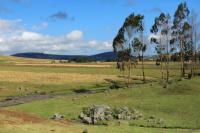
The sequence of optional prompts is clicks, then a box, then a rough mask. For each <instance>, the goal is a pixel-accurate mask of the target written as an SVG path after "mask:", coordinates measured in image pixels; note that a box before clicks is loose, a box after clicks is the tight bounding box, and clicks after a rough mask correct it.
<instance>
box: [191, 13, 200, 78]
mask: <svg viewBox="0 0 200 133" xmlns="http://www.w3.org/2000/svg"><path fill="white" fill-rule="evenodd" d="M189 22H190V25H191V41H192V49H191V50H193V51H192V55H191V56H192V69H191V74H192V75H193V76H195V73H196V69H197V54H198V42H199V41H200V37H199V36H198V34H199V26H200V23H199V22H198V14H197V13H196V12H195V11H194V10H192V11H191V13H190V17H189Z"/></svg>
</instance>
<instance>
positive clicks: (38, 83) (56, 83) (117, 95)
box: [0, 57, 200, 133]
mask: <svg viewBox="0 0 200 133" xmlns="http://www.w3.org/2000/svg"><path fill="white" fill-rule="evenodd" d="M140 67H141V66H140V64H139V65H137V66H136V68H133V69H132V72H131V73H132V75H133V76H132V79H133V80H132V81H131V82H132V85H131V88H126V87H125V85H124V84H123V83H124V79H123V78H121V75H122V73H121V72H120V71H119V70H117V69H116V64H115V62H97V63H79V64H78V63H70V64H68V63H67V64H52V63H51V60H37V59H27V58H16V57H1V58H0V101H3V100H5V99H6V98H8V97H11V98H12V97H22V96H25V97H26V96H27V97H28V96H30V95H33V94H43V95H55V96H54V97H52V98H44V99H40V100H37V99H33V100H31V101H29V102H26V103H23V104H17V105H12V106H8V107H0V133H10V132H13V131H14V132H15V133H27V132H30V133H49V132H55V133H66V132H67V133H75V132H76V133H82V131H83V130H84V129H88V131H89V133H102V132H103V133H193V132H194V133H198V132H200V130H199V129H200V119H199V118H200V111H199V110H200V106H199V103H200V86H199V82H200V79H199V77H195V78H192V79H180V78H179V75H180V70H179V69H178V68H179V64H178V63H171V66H170V68H171V69H170V77H171V78H170V84H169V86H168V88H163V87H162V85H161V84H160V80H159V78H160V76H161V72H160V66H156V65H155V62H145V74H146V76H147V79H149V80H148V82H147V83H145V84H143V83H142V81H141V74H142V72H141V69H140ZM172 68H173V69H172ZM114 83H118V84H119V86H120V87H118V88H112V86H113V84H114ZM88 92H93V93H88ZM101 104H106V105H109V106H110V107H112V108H114V107H123V106H127V107H129V108H135V109H138V110H140V111H141V112H142V113H143V115H144V119H142V120H130V121H121V124H120V125H118V121H116V120H114V121H111V122H109V123H108V125H106V126H105V125H98V126H93V125H85V124H82V123H80V120H79V118H78V116H79V114H80V112H81V110H82V108H83V107H88V106H92V105H101ZM0 105H1V104H0ZM54 113H59V114H63V115H65V120H62V121H53V120H50V119H49V118H50V117H51V116H52V115H53V114H54ZM152 115H153V116H155V117H158V118H162V119H163V120H164V123H165V127H164V128H159V127H148V125H147V123H146V118H148V117H149V116H152Z"/></svg>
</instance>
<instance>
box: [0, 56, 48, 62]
mask: <svg viewBox="0 0 200 133" xmlns="http://www.w3.org/2000/svg"><path fill="white" fill-rule="evenodd" d="M0 61H7V62H10V63H14V64H17V63H21V64H23V63H31V64H35V63H43V64H46V63H50V62H51V60H48V59H31V58H21V57H13V56H0Z"/></svg>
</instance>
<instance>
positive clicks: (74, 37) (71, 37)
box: [67, 30, 83, 41]
mask: <svg viewBox="0 0 200 133" xmlns="http://www.w3.org/2000/svg"><path fill="white" fill-rule="evenodd" d="M82 37H83V32H82V31H80V30H74V31H72V32H70V33H69V34H67V39H69V40H72V41H76V40H80V39H82Z"/></svg>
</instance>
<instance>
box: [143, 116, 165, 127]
mask: <svg viewBox="0 0 200 133" xmlns="http://www.w3.org/2000/svg"><path fill="white" fill-rule="evenodd" d="M147 126H148V127H165V124H164V120H163V119H162V118H156V117H155V116H150V117H149V119H147Z"/></svg>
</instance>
